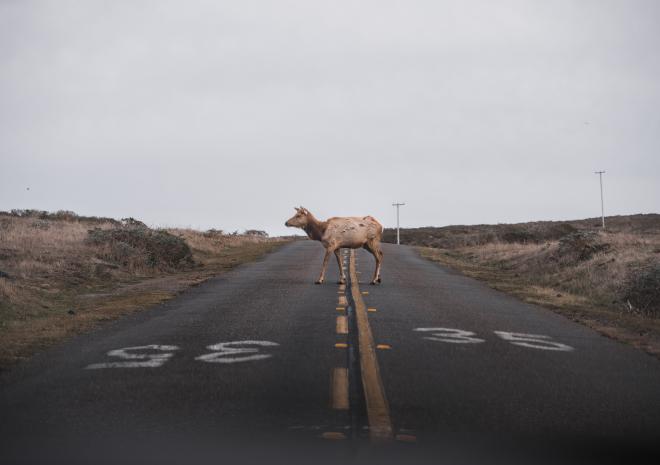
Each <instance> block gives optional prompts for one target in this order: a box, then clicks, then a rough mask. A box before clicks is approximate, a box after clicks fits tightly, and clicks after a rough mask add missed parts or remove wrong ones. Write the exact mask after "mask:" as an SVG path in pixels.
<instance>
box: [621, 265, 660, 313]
mask: <svg viewBox="0 0 660 465" xmlns="http://www.w3.org/2000/svg"><path fill="white" fill-rule="evenodd" d="M623 296H624V301H625V302H626V303H628V305H629V306H630V307H632V308H631V309H634V310H636V311H638V312H639V313H641V314H643V315H645V316H652V317H660V263H654V264H653V265H650V266H648V267H646V268H642V269H640V270H638V271H636V272H634V273H631V274H630V276H629V277H628V279H627V281H626V283H625V286H624V293H623Z"/></svg>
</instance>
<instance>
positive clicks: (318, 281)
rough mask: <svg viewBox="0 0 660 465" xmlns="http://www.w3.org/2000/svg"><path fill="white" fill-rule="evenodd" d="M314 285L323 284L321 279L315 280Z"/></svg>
mask: <svg viewBox="0 0 660 465" xmlns="http://www.w3.org/2000/svg"><path fill="white" fill-rule="evenodd" d="M314 284H323V280H322V279H319V280H317V281H314Z"/></svg>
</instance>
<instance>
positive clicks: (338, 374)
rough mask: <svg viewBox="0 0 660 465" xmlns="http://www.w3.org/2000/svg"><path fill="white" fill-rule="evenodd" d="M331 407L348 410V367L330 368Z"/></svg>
mask: <svg viewBox="0 0 660 465" xmlns="http://www.w3.org/2000/svg"><path fill="white" fill-rule="evenodd" d="M331 402H332V408H333V409H335V410H348V368H334V369H333V370H332V399H331Z"/></svg>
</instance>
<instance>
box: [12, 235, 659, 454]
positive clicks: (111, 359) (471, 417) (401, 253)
mask: <svg viewBox="0 0 660 465" xmlns="http://www.w3.org/2000/svg"><path fill="white" fill-rule="evenodd" d="M384 252H385V264H384V271H383V284H382V285H380V286H369V285H367V284H365V283H366V282H368V278H369V277H370V276H371V272H372V270H373V260H372V257H371V256H370V255H368V254H367V253H366V252H364V251H358V252H356V253H355V254H354V257H355V262H354V263H350V260H349V257H351V254H349V253H345V254H344V255H343V256H344V259H345V261H346V267H347V270H349V271H350V270H351V268H353V267H354V268H355V269H354V270H352V271H354V273H352V274H353V279H351V282H349V283H348V285H347V286H338V285H337V284H334V281H336V279H337V273H336V270H335V269H334V267H333V266H330V268H329V270H330V272H329V274H328V278H327V283H326V284H325V285H322V286H315V285H313V284H312V283H313V279H314V277H315V275H316V273H317V272H318V267H319V265H320V262H321V257H322V248H321V247H319V245H318V244H316V243H314V242H309V241H301V242H295V243H292V244H290V245H287V246H285V247H283V248H282V249H280V250H279V251H277V252H275V253H273V254H271V255H269V256H267V257H266V258H265V259H264V260H262V261H260V262H257V263H253V264H250V265H246V266H242V267H239V268H238V269H236V270H234V271H232V272H229V273H227V274H224V275H222V276H220V277H218V278H214V279H212V280H210V281H208V282H206V283H204V284H202V285H200V286H197V287H195V288H192V289H190V290H189V291H187V292H185V293H184V294H182V295H181V296H180V297H178V298H176V299H174V300H172V301H169V302H167V303H165V304H162V305H159V306H156V307H154V308H152V309H150V310H148V311H145V312H143V313H141V314H137V315H133V316H130V317H127V318H124V319H122V320H120V321H118V322H115V323H112V324H109V325H107V326H105V327H103V328H102V329H99V330H97V331H94V332H92V333H89V334H86V335H83V336H80V337H77V338H75V339H73V340H71V341H69V342H68V343H66V344H63V345H62V346H60V347H57V348H54V349H52V350H49V351H46V352H44V353H42V354H39V355H38V356H36V357H34V358H33V359H32V360H31V361H29V362H28V363H25V364H23V365H21V366H19V367H17V368H16V369H14V370H12V371H11V372H10V373H8V374H6V375H5V376H4V378H3V379H2V384H1V386H0V410H1V412H2V423H1V424H0V444H1V445H2V449H1V450H2V452H0V457H2V454H5V457H7V460H9V458H12V459H15V458H16V457H21V456H23V457H25V454H28V455H29V456H35V457H41V456H42V455H44V454H49V455H47V456H48V457H52V455H50V454H56V453H61V454H64V455H66V456H67V457H71V456H76V455H77V453H78V452H79V453H80V456H81V457H82V456H85V457H87V458H88V457H89V456H88V455H85V454H92V456H93V454H94V452H93V450H99V449H90V448H89V447H86V446H89V445H90V444H94V445H95V447H96V446H98V445H99V444H103V445H105V446H106V447H110V448H111V449H113V448H115V450H114V452H115V453H116V454H117V456H122V453H124V452H126V451H125V450H124V451H123V452H122V450H121V447H120V446H119V445H120V444H124V440H125V439H126V438H131V437H133V438H137V439H136V442H138V443H141V441H142V439H145V441H147V440H148V439H152V440H156V441H159V440H163V441H164V438H168V440H170V439H171V440H172V441H176V440H175V439H174V438H179V439H180V438H182V437H185V438H187V439H190V438H198V439H199V438H203V441H205V442H208V441H210V442H212V443H213V445H214V447H216V448H217V450H222V449H223V448H226V449H232V448H233V449H234V450H236V449H242V448H244V447H250V446H255V445H263V444H265V443H268V444H270V445H273V444H276V445H277V444H282V445H284V444H286V447H287V448H290V447H292V445H300V447H304V448H305V454H318V457H317V458H318V459H320V458H325V459H328V460H332V459H343V458H346V457H349V458H351V457H352V458H356V457H358V458H359V457H361V454H363V451H364V450H374V447H375V448H378V447H385V448H387V447H390V449H388V450H391V448H394V449H396V450H397V451H398V452H401V451H403V453H404V454H405V453H408V452H411V453H412V452H414V451H417V452H419V451H420V450H422V451H423V450H425V448H428V450H431V449H432V448H433V447H435V446H437V445H438V444H441V443H443V441H445V440H446V438H447V437H448V434H453V433H478V434H479V435H481V436H483V435H491V434H496V435H503V434H505V435H508V434H513V435H524V436H526V437H529V436H533V437H542V436H543V437H548V436H561V437H576V436H580V437H582V436H584V435H588V436H590V437H607V438H621V437H624V438H633V437H635V438H638V437H646V436H648V437H653V436H655V437H657V435H658V434H660V362H659V361H658V360H657V359H654V358H652V357H650V356H648V355H646V354H644V353H642V352H640V351H637V350H635V349H633V348H631V347H628V346H625V345H623V344H620V343H617V342H615V341H612V340H609V339H607V338H604V337H602V336H600V335H598V334H597V333H595V332H593V331H591V330H589V329H587V328H585V327H582V326H580V325H577V324H575V323H573V322H571V321H569V320H566V319H564V318H563V317H560V316H558V315H556V314H554V313H552V312H550V311H548V310H545V309H542V308H539V307H537V306H533V305H528V304H525V303H521V302H520V301H518V300H516V299H514V298H512V297H509V296H506V295H503V294H501V293H499V292H496V291H494V290H491V289H489V288H487V287H486V286H484V285H483V284H481V283H478V282H476V281H474V280H472V279H469V278H466V277H463V276H460V275H458V274H456V273H453V272H451V271H449V270H447V269H444V268H442V267H440V266H438V265H436V264H433V263H430V262H427V261H424V260H423V259H421V258H419V257H418V256H417V255H416V253H415V252H414V250H412V249H410V248H408V247H403V246H401V247H397V246H390V245H385V246H384ZM356 277H357V278H358V280H357V281H356ZM358 281H359V282H358ZM147 438H148V439H147ZM370 444H371V445H370ZM283 447H284V446H283ZM288 450H289V451H290V449H288ZM26 451H27V452H26ZM83 451H84V452H83ZM288 453H290V452H288ZM111 456H112V455H106V456H105V457H106V458H108V457H111ZM395 456H396V455H393V456H391V457H395ZM391 457H390V458H391ZM396 457H398V456H396ZM271 458H272V457H271Z"/></svg>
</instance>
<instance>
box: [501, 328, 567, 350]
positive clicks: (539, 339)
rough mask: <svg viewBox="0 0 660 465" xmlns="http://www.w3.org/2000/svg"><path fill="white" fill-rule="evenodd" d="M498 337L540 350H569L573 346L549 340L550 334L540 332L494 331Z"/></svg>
mask: <svg viewBox="0 0 660 465" xmlns="http://www.w3.org/2000/svg"><path fill="white" fill-rule="evenodd" d="M495 334H497V335H498V336H499V337H501V338H502V339H504V340H505V341H509V342H510V343H511V344H514V345H517V346H521V347H529V348H531V349H541V350H558V351H562V352H570V351H572V350H574V349H573V347H571V346H569V345H566V344H562V343H561V342H555V341H549V340H548V339H550V336H544V335H541V334H525V333H510V332H507V331H495Z"/></svg>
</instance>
